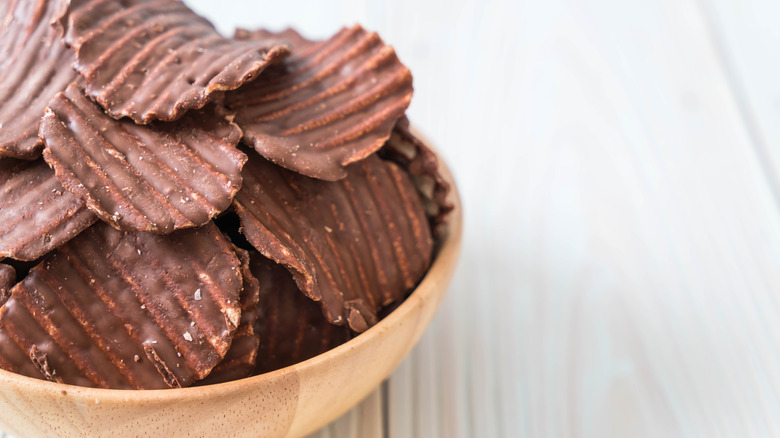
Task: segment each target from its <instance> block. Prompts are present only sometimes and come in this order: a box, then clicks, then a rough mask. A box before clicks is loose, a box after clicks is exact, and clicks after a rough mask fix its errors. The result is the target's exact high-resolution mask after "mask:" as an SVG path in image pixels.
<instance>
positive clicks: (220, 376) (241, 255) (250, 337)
mask: <svg viewBox="0 0 780 438" xmlns="http://www.w3.org/2000/svg"><path fill="white" fill-rule="evenodd" d="M233 250H234V251H235V252H236V255H238V259H239V260H240V261H241V277H242V278H243V281H244V286H243V289H242V290H241V323H240V324H239V325H238V328H237V329H236V332H235V333H234V334H233V343H232V344H230V349H229V350H228V352H227V354H225V358H224V359H222V362H220V363H218V364H217V366H216V367H214V369H213V370H212V371H211V374H209V375H208V376H206V378H205V379H203V380H201V381H200V382H198V383H197V384H198V385H212V384H215V383H222V382H229V381H231V380H238V379H243V378H244V377H249V376H251V375H252V373H253V372H254V370H255V366H256V361H257V348H258V346H259V345H260V338H259V336H258V334H257V332H256V331H255V323H256V321H257V303H258V300H259V298H260V283H259V282H258V281H257V278H255V276H254V275H252V271H251V270H250V265H249V252H247V251H245V250H243V249H241V248H238V247H236V246H234V247H233ZM257 257H262V256H261V255H259V254H258V255H257Z"/></svg>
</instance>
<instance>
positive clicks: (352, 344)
mask: <svg viewBox="0 0 780 438" xmlns="http://www.w3.org/2000/svg"><path fill="white" fill-rule="evenodd" d="M413 133H414V134H415V135H416V136H418V137H419V138H420V139H421V140H422V141H423V142H424V143H425V144H426V145H427V146H428V147H429V148H430V149H431V150H432V151H433V153H434V154H435V155H436V156H437V158H438V164H439V171H440V173H441V175H442V177H443V179H444V181H445V182H447V183H448V184H449V185H450V193H449V196H448V200H449V201H450V202H451V203H452V205H453V206H454V209H453V211H452V212H450V214H449V217H448V220H447V222H446V223H445V224H444V227H443V232H442V235H441V237H440V239H439V241H438V242H437V245H435V247H436V250H435V253H434V256H433V261H432V263H431V266H430V267H429V268H428V271H427V272H426V273H425V276H424V277H423V278H422V280H420V282H419V284H418V285H417V287H415V288H414V290H413V291H412V292H411V293H410V294H409V295H408V296H407V298H406V299H405V300H404V301H403V303H401V305H399V306H398V308H397V309H395V310H393V311H392V312H391V313H390V314H388V315H387V316H386V317H384V318H383V319H382V320H381V321H379V322H378V323H377V324H375V325H374V326H373V327H371V328H369V329H368V330H366V331H365V332H363V333H361V334H359V335H358V336H355V337H354V338H352V339H350V340H349V341H347V342H345V343H344V344H341V345H339V346H337V347H335V348H333V349H331V350H328V351H326V352H325V353H322V354H319V355H317V356H314V357H312V358H310V359H307V360H305V361H302V362H298V363H295V364H293V365H290V366H287V367H285V368H281V369H278V370H275V371H271V372H267V373H263V374H258V375H256V376H250V377H245V378H243V379H238V380H232V381H229V382H223V383H216V384H211V385H204V386H190V387H186V388H168V389H148V390H138V389H105V388H90V387H83V386H76V385H70V384H66V383H57V382H50V381H48V380H42V379H37V378H34V377H28V376H24V375H21V374H16V373H13V372H10V371H6V370H3V369H0V386H16V387H24V390H25V392H27V393H28V394H29V393H35V394H45V393H48V394H52V395H55V394H59V395H63V394H67V395H68V396H70V397H74V398H78V399H84V400H91V401H93V402H95V403H99V402H106V403H112V402H127V401H128V400H130V399H132V401H134V402H141V403H143V402H152V401H154V402H160V401H163V402H166V401H170V402H175V401H186V400H195V399H200V398H203V397H206V396H208V397H218V396H220V395H223V394H229V393H234V392H238V391H241V390H246V389H247V388H251V387H255V386H259V385H261V384H262V383H263V382H271V381H274V380H280V379H284V378H286V377H288V376H289V375H290V374H293V375H297V374H303V373H306V372H307V371H308V370H311V369H313V368H316V367H318V366H319V365H320V364H322V363H323V362H330V361H334V360H338V358H339V357H341V356H344V355H346V354H347V353H348V352H349V351H351V350H353V349H356V348H359V347H360V346H361V345H363V344H365V343H367V342H371V340H372V339H373V336H372V335H373V334H374V333H380V332H382V331H384V330H385V327H388V326H392V325H394V324H395V320H397V319H400V318H404V317H405V316H406V314H408V313H410V312H412V311H413V310H415V309H416V308H417V307H418V303H419V302H420V301H424V300H426V299H427V298H428V296H429V295H431V294H433V293H434V292H435V289H436V288H435V287H433V285H432V284H431V283H432V282H433V281H435V279H437V278H439V277H440V275H438V274H437V273H438V272H444V271H446V270H448V269H449V266H448V264H449V263H452V262H451V261H450V260H448V259H451V257H446V256H445V255H448V254H453V255H455V256H457V254H458V253H459V250H460V245H461V239H462V234H463V212H462V208H461V200H460V194H459V192H458V189H457V186H456V184H455V180H454V178H453V176H452V173H451V172H450V169H449V167H448V166H447V164H446V163H445V162H444V160H443V159H442V158H441V155H440V154H439V153H438V151H436V149H435V148H433V147H432V146H431V145H430V142H428V141H427V140H425V139H424V137H423V136H421V135H419V134H418V133H417V132H416V131H414V130H413Z"/></svg>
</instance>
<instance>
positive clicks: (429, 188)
mask: <svg viewBox="0 0 780 438" xmlns="http://www.w3.org/2000/svg"><path fill="white" fill-rule="evenodd" d="M379 156H381V157H382V158H384V159H386V160H390V161H392V162H394V163H396V164H398V165H399V166H401V168H402V169H404V170H406V172H407V173H408V174H409V176H411V177H412V181H414V185H415V186H416V187H417V191H418V192H419V193H420V196H422V199H423V203H424V205H425V212H426V214H427V215H428V218H429V219H430V221H431V228H432V229H433V230H434V232H437V231H438V230H439V229H440V228H441V227H440V225H442V224H444V223H446V222H447V216H448V215H449V214H450V212H451V211H452V209H453V208H454V206H453V204H452V202H450V200H449V198H448V197H449V193H450V185H449V183H447V181H445V180H444V177H442V175H441V173H440V172H439V160H438V158H437V157H436V154H434V153H433V151H432V150H431V149H430V148H429V147H428V146H426V145H425V143H423V142H422V141H420V139H418V138H417V137H415V136H414V134H412V133H411V131H410V130H409V119H407V118H406V117H405V116H404V117H402V118H401V119H400V120H399V121H398V123H397V124H396V126H395V129H393V134H392V135H391V136H390V139H389V140H387V143H385V145H384V146H383V147H382V149H380V150H379Z"/></svg>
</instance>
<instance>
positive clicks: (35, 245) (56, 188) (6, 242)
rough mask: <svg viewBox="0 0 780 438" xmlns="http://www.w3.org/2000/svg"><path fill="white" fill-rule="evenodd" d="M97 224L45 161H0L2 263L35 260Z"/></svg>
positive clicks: (0, 244)
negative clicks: (5, 261) (3, 260)
mask: <svg viewBox="0 0 780 438" xmlns="http://www.w3.org/2000/svg"><path fill="white" fill-rule="evenodd" d="M96 220H97V217H95V215H94V214H92V212H91V211H89V209H88V208H87V207H86V205H85V204H84V201H82V200H80V199H78V198H77V197H75V196H74V195H73V194H72V193H70V192H69V191H67V190H65V189H64V188H62V185H61V184H60V182H59V180H57V177H56V176H55V175H54V171H52V170H51V169H49V167H48V166H47V165H46V163H45V162H44V161H43V160H36V161H21V160H15V159H12V158H3V159H0V259H2V258H4V257H11V258H14V259H17V260H25V261H30V260H35V259H37V258H39V257H41V256H42V255H44V254H46V253H47V252H49V251H51V250H52V249H54V248H57V247H59V246H60V245H62V244H64V243H65V242H67V241H69V240H70V239H72V238H74V237H76V235H78V234H79V233H80V232H82V231H83V230H85V229H86V228H87V227H89V226H90V225H92V224H93V223H94V222H95V221H96Z"/></svg>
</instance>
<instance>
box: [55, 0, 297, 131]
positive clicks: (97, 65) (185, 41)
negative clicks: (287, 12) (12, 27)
mask: <svg viewBox="0 0 780 438" xmlns="http://www.w3.org/2000/svg"><path fill="white" fill-rule="evenodd" d="M58 22H59V23H60V24H61V26H62V27H63V28H64V32H65V35H64V38H65V42H66V43H67V44H68V45H70V46H71V47H72V48H73V49H75V51H76V62H75V64H74V67H75V68H76V70H77V71H78V72H79V73H80V74H81V76H82V77H83V78H84V79H85V81H86V87H85V88H86V91H87V94H88V95H89V96H90V97H92V98H93V99H94V100H95V101H97V102H98V103H100V105H101V106H102V107H103V108H104V109H105V110H106V112H107V113H108V114H110V115H111V116H112V117H114V118H120V117H130V118H131V119H133V120H134V121H135V122H136V123H143V124H147V123H150V122H151V121H153V120H165V121H173V120H177V119H179V118H181V117H182V116H183V115H184V113H185V112H186V111H188V110H192V109H199V108H203V107H204V106H205V105H206V104H208V103H209V102H212V101H214V100H215V99H216V98H218V97H220V96H221V95H222V93H223V92H224V91H227V90H233V89H236V88H238V87H240V86H241V85H243V84H244V83H246V82H248V81H250V80H252V79H254V78H256V77H257V76H258V75H259V74H260V73H261V72H262V71H263V70H264V69H265V68H266V67H268V66H269V65H271V64H273V63H274V62H277V61H279V60H280V59H281V58H283V57H284V56H286V55H287V54H288V52H289V50H288V48H287V47H286V46H281V45H268V44H265V43H263V42H261V41H257V40H242V41H239V40H235V39H230V38H224V37H222V36H221V35H219V33H217V31H216V29H214V26H213V25H212V24H211V23H209V22H208V20H206V19H205V18H203V17H200V16H198V15H197V14H195V13H194V12H193V11H191V10H190V9H189V8H188V7H187V6H186V5H184V4H183V3H182V2H181V1H179V0H123V1H118V0H109V1H106V0H73V1H72V2H71V4H70V5H69V6H68V8H67V9H66V10H65V11H64V12H63V13H62V15H61V16H59V17H58Z"/></svg>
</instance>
